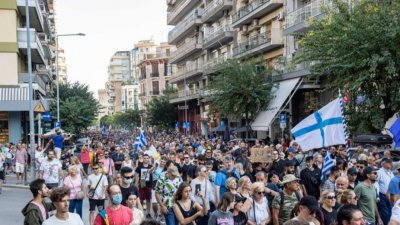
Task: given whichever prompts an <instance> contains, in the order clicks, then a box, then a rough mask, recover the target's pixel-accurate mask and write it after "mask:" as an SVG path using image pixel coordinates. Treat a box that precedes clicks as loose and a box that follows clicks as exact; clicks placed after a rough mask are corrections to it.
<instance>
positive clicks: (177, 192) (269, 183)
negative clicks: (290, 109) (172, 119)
mask: <svg viewBox="0 0 400 225" xmlns="http://www.w3.org/2000/svg"><path fill="white" fill-rule="evenodd" d="M83 135H85V136H86V137H88V138H89V140H90V141H88V142H87V144H85V145H84V146H83V147H82V149H81V151H80V154H78V155H74V156H70V157H69V158H68V167H67V168H66V169H63V166H62V163H61V161H60V159H61V157H62V152H60V153H58V152H57V151H56V150H55V147H51V145H49V146H46V150H45V151H44V152H45V155H44V156H43V158H42V159H41V160H40V161H37V163H38V166H37V168H38V179H36V180H34V181H33V182H31V183H30V190H31V192H32V194H33V199H32V200H31V201H30V202H29V203H28V204H27V205H26V206H25V207H24V209H23V210H22V213H23V215H24V216H25V221H24V224H26V225H33V224H35V225H40V224H45V225H50V224H83V222H82V220H81V218H82V214H89V223H90V225H93V224H94V225H100V224H101V225H103V224H104V225H111V224H112V225H128V224H159V223H161V224H166V225H178V224H181V225H188V224H189V225H206V224H208V225H292V224H296V225H303V224H304V225H305V224H310V225H333V224H337V225H364V224H367V225H369V224H378V225H387V224H391V225H396V224H397V225H400V198H399V196H400V168H393V162H392V159H391V155H390V151H386V152H384V154H383V157H381V156H379V154H378V147H374V148H371V149H364V148H363V147H362V146H358V149H357V151H356V152H355V153H354V154H352V155H351V158H350V160H349V159H348V154H347V151H346V149H345V147H344V146H331V147H329V148H324V149H316V150H314V151H308V152H303V151H302V149H301V146H299V145H298V144H297V143H296V142H295V141H293V140H286V139H281V140H280V141H279V142H278V143H276V142H275V143H264V142H262V141H259V140H256V142H255V143H254V144H253V145H252V146H251V145H250V144H249V143H245V142H244V141H241V140H240V139H237V140H231V141H223V140H222V139H219V138H204V137H200V136H199V137H195V136H188V137H187V136H184V135H181V134H179V133H165V132H163V133H146V138H147V145H145V146H142V147H141V148H140V149H139V148H136V147H135V139H136V136H137V134H136V133H132V134H130V133H126V132H119V131H113V132H109V133H108V134H107V135H104V134H103V135H102V133H101V132H100V131H90V132H89V131H88V132H86V133H84V134H83ZM18 148H19V147H17V149H18ZM20 148H22V146H21V147H20ZM252 148H258V149H260V148H265V149H266V150H267V149H268V151H269V152H270V153H271V154H270V159H269V160H267V161H265V162H254V161H257V160H254V159H253V160H250V159H251V157H250V156H251V149H252ZM17 151H18V150H17ZM41 151H43V150H41ZM24 154H25V157H26V151H25V153H24ZM327 154H328V155H329V157H330V158H331V159H332V160H333V161H334V165H333V166H332V167H331V168H329V171H328V173H327V174H326V176H324V175H325V174H323V170H324V169H326V168H325V167H324V159H325V158H326V155H327ZM15 155H16V156H15V157H17V154H15ZM19 155H23V154H21V153H20V154H19ZM2 158H3V159H2ZM7 159H8V158H7V157H4V153H3V156H2V155H0V160H3V162H5V165H6V168H7V165H8V160H7ZM64 160H65V159H64ZM14 162H15V163H14V164H13V166H15V169H16V168H17V167H18V166H21V165H18V166H17V165H16V163H18V161H16V160H14ZM25 162H26V161H25ZM19 164H23V162H22V161H20V162H19ZM0 165H1V163H0ZM2 171H7V169H5V168H4V170H2ZM393 171H395V173H393ZM396 171H398V173H397V172H396ZM0 179H1V177H0ZM107 199H108V201H106V200H107ZM83 201H89V212H84V211H83V210H82V205H83V204H82V203H83ZM50 215H53V216H50Z"/></svg>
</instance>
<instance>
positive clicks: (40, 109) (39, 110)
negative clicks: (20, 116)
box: [33, 101, 46, 113]
mask: <svg viewBox="0 0 400 225" xmlns="http://www.w3.org/2000/svg"><path fill="white" fill-rule="evenodd" d="M33 111H34V112H37V113H44V112H46V109H45V108H44V106H43V103H42V101H38V103H37V104H36V106H35V109H34V110H33Z"/></svg>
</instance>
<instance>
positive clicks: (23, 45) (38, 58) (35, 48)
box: [17, 28, 47, 64]
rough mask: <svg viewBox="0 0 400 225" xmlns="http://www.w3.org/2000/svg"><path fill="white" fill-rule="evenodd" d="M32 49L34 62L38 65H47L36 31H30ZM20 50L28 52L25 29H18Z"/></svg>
mask: <svg viewBox="0 0 400 225" xmlns="http://www.w3.org/2000/svg"><path fill="white" fill-rule="evenodd" d="M29 33H30V38H31V39H30V41H31V49H32V62H33V63H38V64H46V62H47V59H46V58H45V53H44V49H43V46H42V43H41V42H40V39H39V37H38V35H37V32H36V30H35V29H32V28H31V29H29ZM17 36H18V37H17V39H18V48H20V49H23V50H24V51H23V53H24V54H26V53H27V52H26V51H27V50H26V49H27V47H28V43H27V33H26V29H25V28H17Z"/></svg>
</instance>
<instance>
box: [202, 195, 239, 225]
mask: <svg viewBox="0 0 400 225" xmlns="http://www.w3.org/2000/svg"><path fill="white" fill-rule="evenodd" d="M234 207H235V195H234V194H232V193H230V192H225V193H224V194H223V195H222V198H221V200H220V201H219V203H218V206H217V209H216V210H215V211H214V212H213V213H211V215H210V219H209V220H208V225H221V224H234V220H233V214H232V213H231V212H230V210H231V209H233V208H234ZM220 221H224V223H221V222H220ZM199 225H200V224H199Z"/></svg>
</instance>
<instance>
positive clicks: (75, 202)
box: [64, 166, 85, 218]
mask: <svg viewBox="0 0 400 225" xmlns="http://www.w3.org/2000/svg"><path fill="white" fill-rule="evenodd" d="M77 170H78V169H77V166H70V167H69V168H68V176H67V177H66V178H65V180H64V187H65V188H68V189H69V190H70V196H69V197H70V202H69V212H75V210H76V213H77V214H78V215H79V216H80V217H81V218H82V202H83V198H84V197H85V196H84V194H83V181H82V178H81V176H80V175H79V174H78V173H77Z"/></svg>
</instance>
